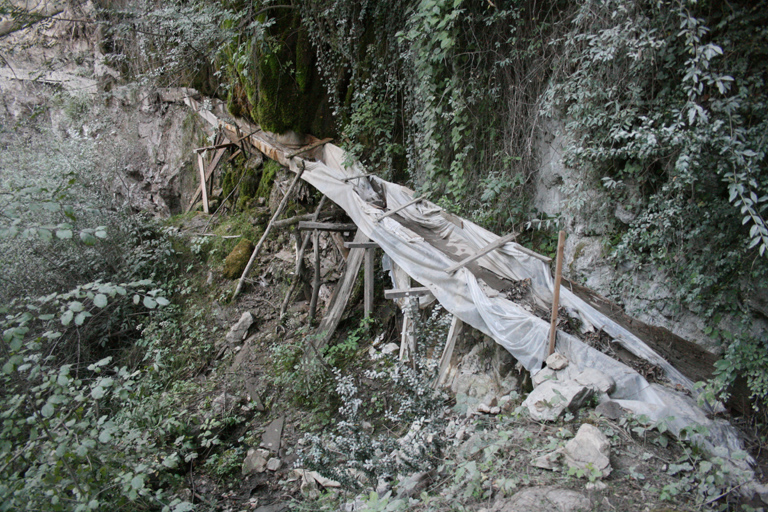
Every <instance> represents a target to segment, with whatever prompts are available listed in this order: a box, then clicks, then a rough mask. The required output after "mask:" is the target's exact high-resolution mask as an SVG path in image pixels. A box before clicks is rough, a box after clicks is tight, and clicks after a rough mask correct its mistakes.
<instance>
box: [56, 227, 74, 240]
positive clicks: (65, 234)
mask: <svg viewBox="0 0 768 512" xmlns="http://www.w3.org/2000/svg"><path fill="white" fill-rule="evenodd" d="M56 237H57V238H60V239H62V240H68V239H70V238H72V230H71V229H58V230H56Z"/></svg>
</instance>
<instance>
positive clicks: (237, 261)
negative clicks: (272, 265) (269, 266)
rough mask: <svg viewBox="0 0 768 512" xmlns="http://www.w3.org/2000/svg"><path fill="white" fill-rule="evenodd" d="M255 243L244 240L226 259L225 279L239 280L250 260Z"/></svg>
mask: <svg viewBox="0 0 768 512" xmlns="http://www.w3.org/2000/svg"><path fill="white" fill-rule="evenodd" d="M253 249H254V246H253V242H251V241H250V240H248V239H245V238H243V239H242V240H240V243H239V244H237V245H236V246H235V248H234V249H232V252H231V253H229V256H227V257H226V258H225V259H224V271H223V274H224V277H225V278H227V279H239V278H240V276H242V275H243V270H245V267H246V265H248V260H249V259H250V258H251V253H252V252H253Z"/></svg>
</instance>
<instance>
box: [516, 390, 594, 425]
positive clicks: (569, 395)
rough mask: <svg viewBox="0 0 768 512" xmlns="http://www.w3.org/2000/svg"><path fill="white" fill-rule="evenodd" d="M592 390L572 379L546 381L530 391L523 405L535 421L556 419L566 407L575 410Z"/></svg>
mask: <svg viewBox="0 0 768 512" xmlns="http://www.w3.org/2000/svg"><path fill="white" fill-rule="evenodd" d="M593 394H594V390H593V389H592V388H589V387H587V386H582V385H581V384H577V383H575V382H573V381H565V382H560V381H551V380H549V381H546V382H543V383H542V384H541V385H540V386H539V387H537V388H536V389H534V390H533V391H531V393H530V394H529V395H528V398H526V399H525V401H524V402H523V405H524V406H526V407H527V408H528V414H529V415H530V416H531V418H532V419H534V420H536V421H556V420H557V419H558V418H559V417H560V416H561V415H562V414H563V413H564V412H565V410H566V409H568V410H570V411H576V410H577V409H578V408H579V407H581V406H582V405H583V404H584V402H585V401H587V400H588V399H589V398H590V397H591V396H592V395H593Z"/></svg>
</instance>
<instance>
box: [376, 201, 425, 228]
mask: <svg viewBox="0 0 768 512" xmlns="http://www.w3.org/2000/svg"><path fill="white" fill-rule="evenodd" d="M423 199H424V198H423V197H421V196H419V197H415V198H413V199H411V200H410V201H408V202H407V203H405V204H404V205H401V206H398V207H397V208H395V209H394V210H390V211H388V212H387V213H385V214H384V215H382V216H381V217H379V218H378V219H376V222H381V220H382V219H386V218H387V217H391V216H392V215H394V214H396V213H397V212H399V211H401V210H404V209H406V208H408V207H409V206H411V205H412V204H415V203H418V202H420V201H422V200H423Z"/></svg>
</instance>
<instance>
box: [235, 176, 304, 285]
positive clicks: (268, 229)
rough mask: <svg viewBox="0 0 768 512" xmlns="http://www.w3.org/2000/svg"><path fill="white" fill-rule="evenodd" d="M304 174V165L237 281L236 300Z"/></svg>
mask: <svg viewBox="0 0 768 512" xmlns="http://www.w3.org/2000/svg"><path fill="white" fill-rule="evenodd" d="M302 174H304V167H303V166H302V168H301V170H300V171H299V172H298V173H297V174H296V177H295V178H293V181H292V182H291V185H290V186H289V187H288V190H287V191H286V192H285V195H284V196H283V200H282V201H280V204H279V205H278V207H277V210H276V211H275V214H274V215H273V216H272V218H271V219H270V221H269V224H267V229H265V230H264V234H263V235H261V239H260V240H259V243H258V244H256V248H255V249H254V250H253V253H252V254H251V258H250V259H249V260H248V264H247V265H246V266H245V270H243V275H242V276H240V281H238V283H237V288H235V293H234V294H233V295H232V300H234V299H235V298H236V297H237V296H238V295H239V294H240V291H241V290H242V289H243V284H244V283H245V277H246V276H247V275H248V272H250V271H251V267H252V266H253V262H254V261H255V260H256V256H258V254H259V250H261V246H262V245H263V244H264V240H266V239H267V235H269V232H270V231H271V230H272V226H273V225H274V223H275V220H276V219H277V218H278V217H279V216H280V215H281V214H282V213H283V209H284V208H285V205H286V204H287V203H288V197H289V196H290V195H291V192H293V189H294V188H296V185H297V184H298V183H299V179H301V175H302Z"/></svg>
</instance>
